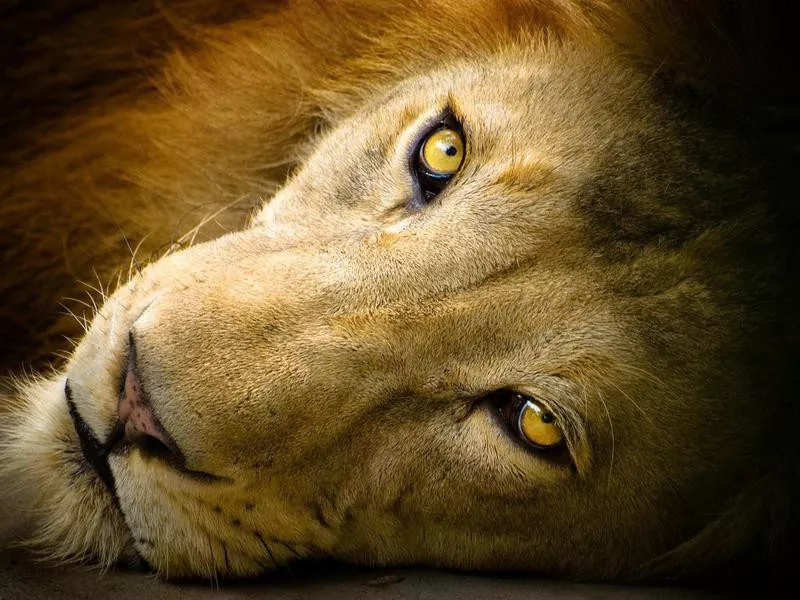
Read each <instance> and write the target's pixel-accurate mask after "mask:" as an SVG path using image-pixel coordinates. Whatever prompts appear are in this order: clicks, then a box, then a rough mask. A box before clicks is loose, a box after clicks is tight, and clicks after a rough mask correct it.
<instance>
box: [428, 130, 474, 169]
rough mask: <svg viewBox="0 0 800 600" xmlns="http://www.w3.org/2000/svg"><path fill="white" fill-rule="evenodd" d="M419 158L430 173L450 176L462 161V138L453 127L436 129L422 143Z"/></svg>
mask: <svg viewBox="0 0 800 600" xmlns="http://www.w3.org/2000/svg"><path fill="white" fill-rule="evenodd" d="M419 158H420V164H421V165H422V166H423V167H424V168H425V169H426V170H427V171H428V173H430V174H431V175H433V176H436V177H452V176H453V175H455V174H456V173H457V172H458V169H459V167H461V163H462V162H464V140H463V139H461V134H460V133H459V132H457V131H456V130H455V129H449V128H447V127H445V128H442V129H437V130H436V131H434V132H433V133H432V134H430V135H429V136H428V137H427V139H425V141H424V142H423V143H422V147H421V148H420V149H419Z"/></svg>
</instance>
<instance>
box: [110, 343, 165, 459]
mask: <svg viewBox="0 0 800 600" xmlns="http://www.w3.org/2000/svg"><path fill="white" fill-rule="evenodd" d="M118 410H119V420H120V423H122V425H123V427H124V430H125V439H126V440H128V441H129V442H141V441H143V440H145V439H146V438H148V437H150V438H154V439H156V440H158V441H159V442H161V443H162V444H163V445H164V446H165V447H166V448H167V449H168V450H169V451H170V452H172V453H173V454H175V455H176V456H180V451H179V450H178V448H177V446H176V445H175V442H174V441H173V440H172V438H171V437H170V436H169V434H168V433H167V432H166V431H165V429H164V427H163V426H162V425H161V423H160V422H159V420H158V417H156V414H155V412H153V407H152V405H151V404H150V400H149V399H148V398H147V394H146V393H145V391H144V390H143V389H142V382H141V380H140V379H139V375H138V373H137V372H136V353H135V349H134V348H133V347H132V348H131V357H130V359H129V361H128V370H127V372H126V374H125V386H124V390H123V393H122V395H121V397H120V399H119V405H118Z"/></svg>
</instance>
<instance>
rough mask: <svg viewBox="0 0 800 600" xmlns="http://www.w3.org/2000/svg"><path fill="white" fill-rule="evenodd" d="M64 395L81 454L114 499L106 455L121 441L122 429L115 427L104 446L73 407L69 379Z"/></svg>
mask: <svg viewBox="0 0 800 600" xmlns="http://www.w3.org/2000/svg"><path fill="white" fill-rule="evenodd" d="M64 395H65V396H66V399H67V407H68V408H69V416H70V418H72V424H73V425H74V427H75V433H77V434H78V440H79V442H80V446H81V451H82V452H83V456H84V458H85V459H86V462H87V463H88V464H89V465H90V466H91V467H92V468H93V469H94V470H95V472H96V473H97V475H98V477H99V478H100V480H101V481H102V482H103V483H104V484H105V486H106V487H107V488H108V490H109V492H111V495H112V496H114V497H115V498H116V495H117V492H116V485H115V483H114V475H113V474H112V473H111V467H110V466H109V464H108V455H109V454H110V453H111V450H112V449H113V448H114V447H116V445H117V444H118V443H119V442H120V441H121V440H122V437H123V435H124V428H123V427H122V426H121V425H117V426H116V427H115V428H114V429H112V430H111V433H110V434H109V436H108V439H107V440H106V442H105V444H102V443H100V440H98V439H97V436H96V435H95V434H94V432H93V431H92V428H91V427H89V425H88V424H87V423H86V421H84V419H83V417H82V416H81V414H80V413H79V412H78V408H77V407H76V406H75V401H74V400H73V397H72V389H71V388H70V385H69V379H68V380H67V382H66V384H65V385H64Z"/></svg>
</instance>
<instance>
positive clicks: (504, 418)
mask: <svg viewBox="0 0 800 600" xmlns="http://www.w3.org/2000/svg"><path fill="white" fill-rule="evenodd" d="M489 400H490V401H491V403H492V404H493V405H494V407H495V410H496V411H497V416H498V417H499V419H500V421H501V422H502V424H503V425H504V426H505V427H506V429H507V430H508V433H509V435H510V436H511V438H512V439H513V440H514V441H515V442H517V443H520V444H522V445H523V446H524V447H525V449H527V450H534V451H535V452H536V453H537V454H540V455H543V456H549V457H553V458H555V457H564V456H565V455H566V454H568V452H569V446H568V444H567V433H566V431H564V429H563V428H562V440H561V441H560V442H559V443H558V444H553V445H551V446H542V445H540V444H536V443H534V442H532V441H530V440H529V439H528V438H527V437H525V436H524V435H523V434H522V431H521V430H520V427H519V421H520V418H521V416H522V413H521V411H522V408H523V407H524V406H525V405H526V404H527V403H528V402H533V403H535V404H538V405H539V406H544V407H545V408H547V409H548V412H549V413H550V414H553V415H554V418H556V419H558V416H557V415H555V413H554V412H553V411H552V410H550V409H549V407H547V405H545V404H544V403H542V402H541V401H540V400H538V399H537V398H535V397H533V396H530V395H529V394H524V393H522V392H518V391H516V390H511V389H503V390H498V391H497V392H494V393H493V394H492V395H491V396H490V398H489Z"/></svg>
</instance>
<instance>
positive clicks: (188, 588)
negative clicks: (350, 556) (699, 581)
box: [0, 553, 728, 600]
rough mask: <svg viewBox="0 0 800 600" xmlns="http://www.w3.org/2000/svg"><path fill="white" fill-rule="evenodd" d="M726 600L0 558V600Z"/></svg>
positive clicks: (457, 579) (398, 575)
mask: <svg viewBox="0 0 800 600" xmlns="http://www.w3.org/2000/svg"><path fill="white" fill-rule="evenodd" d="M106 598H108V599H114V600H178V599H181V600H245V599H250V598H253V599H254V598H269V599H270V600H295V599H298V600H299V599H307V598H330V599H331V600H337V599H341V600H352V599H373V598H374V599H381V600H384V599H387V600H394V599H397V600H401V599H402V600H405V599H409V600H410V599H414V600H427V599H430V600H455V599H462V598H463V599H470V600H471V599H473V598H477V599H480V598H492V599H496V600H522V599H525V600H565V599H567V598H586V599H589V600H673V599H674V600H723V599H726V598H728V596H724V595H715V594H710V593H703V592H699V591H692V590H686V589H680V588H636V587H624V586H600V585H583V584H574V583H564V582H556V581H549V580H545V579H531V578H522V577H510V576H489V575H477V574H463V573H455V572H448V571H433V570H421V569H390V570H387V569H381V570H374V571H370V570H363V569H356V568H351V567H347V566H341V565H338V566H334V565H324V566H317V567H314V568H313V569H311V568H305V569H303V570H302V571H298V570H297V569H295V571H294V572H293V573H292V574H291V575H289V574H286V575H285V576H282V577H280V578H278V579H273V580H262V581H259V582H257V583H247V584H234V583H229V584H224V583H223V584H220V585H219V586H217V585H214V584H213V583H211V582H206V583H193V584H167V583H164V582H162V581H159V580H157V579H155V578H154V577H153V576H150V575H146V574H142V573H134V572H121V571H112V572H110V573H106V574H101V573H100V572H99V571H97V570H93V569H89V568H65V567H59V568H56V567H53V566H49V565H46V564H43V563H37V562H36V561H35V560H33V559H31V558H30V557H27V556H25V555H24V554H21V553H5V554H0V600H88V599H103V600H105V599H106Z"/></svg>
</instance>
